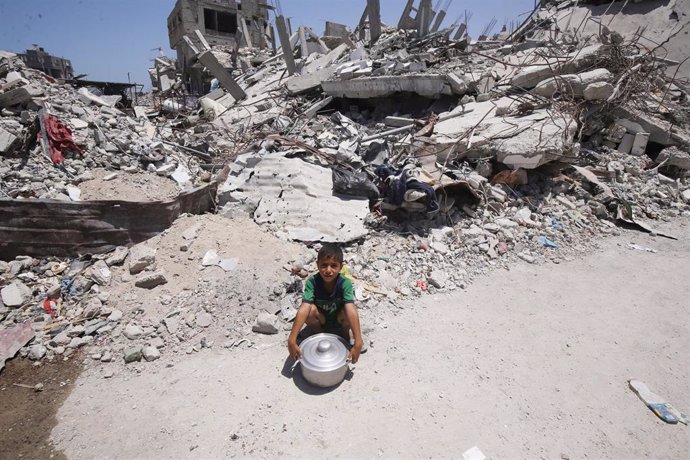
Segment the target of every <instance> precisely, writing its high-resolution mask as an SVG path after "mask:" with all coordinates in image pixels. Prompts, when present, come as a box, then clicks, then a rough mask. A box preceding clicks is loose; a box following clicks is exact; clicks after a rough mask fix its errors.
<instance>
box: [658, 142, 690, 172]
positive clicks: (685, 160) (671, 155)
mask: <svg viewBox="0 0 690 460" xmlns="http://www.w3.org/2000/svg"><path fill="white" fill-rule="evenodd" d="M656 163H657V164H661V163H663V164H664V166H671V167H674V168H678V169H683V170H685V171H690V154H689V153H688V152H684V151H682V150H680V149H679V148H678V147H667V148H665V149H663V150H662V151H661V152H659V156H658V157H657V158H656Z"/></svg>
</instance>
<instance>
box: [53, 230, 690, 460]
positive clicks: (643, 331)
mask: <svg viewBox="0 0 690 460" xmlns="http://www.w3.org/2000/svg"><path fill="white" fill-rule="evenodd" d="M672 230H673V231H674V232H675V233H676V234H677V235H678V236H680V237H681V240H679V241H672V240H668V239H663V238H655V237H652V236H649V235H642V234H639V233H633V232H624V233H623V236H621V237H617V238H611V239H609V240H606V241H605V242H604V243H603V244H602V249H601V250H600V251H599V252H597V253H596V254H592V255H589V256H587V257H585V258H583V259H581V260H574V261H570V262H567V263H562V264H560V265H555V264H551V265H545V266H532V265H527V264H523V265H518V266H515V267H513V269H512V270H510V271H499V272H495V273H494V274H492V275H490V276H488V277H486V278H483V279H481V280H479V281H477V282H476V283H475V284H473V285H472V286H470V287H469V288H468V289H467V290H466V291H461V292H457V293H454V294H451V295H435V296H429V297H426V298H424V299H423V300H422V301H420V302H417V303H416V304H406V305H403V307H404V308H403V310H402V312H401V313H400V314H399V315H397V316H393V317H391V318H390V319H389V320H388V321H387V322H386V323H385V324H384V325H383V326H384V327H379V328H377V330H376V331H375V332H373V333H372V335H371V338H372V339H373V341H374V346H373V347H372V348H370V350H369V351H368V352H367V353H366V354H365V355H363V356H362V358H361V360H360V362H359V363H357V364H356V365H354V366H351V370H352V372H351V375H350V376H349V379H348V380H346V381H344V382H343V383H342V384H341V385H340V386H338V387H336V388H334V389H331V390H315V389H313V388H311V387H309V386H308V385H306V384H305V383H304V381H303V380H302V378H301V376H300V374H299V372H298V371H296V372H295V373H294V374H291V372H290V367H289V362H286V360H285V358H286V350H285V348H284V343H285V338H286V333H285V332H284V333H281V334H278V335H276V336H265V337H261V338H260V339H259V341H258V343H257V344H256V345H255V348H248V349H232V350H226V349H222V348H218V347H216V348H213V349H210V350H203V351H202V352H201V353H198V354H195V355H192V356H190V357H189V359H186V360H182V361H181V362H178V363H177V364H175V365H174V366H173V367H163V366H161V367H158V368H156V369H154V370H152V371H149V370H147V369H145V370H144V371H142V372H141V373H138V374H137V373H135V372H132V373H121V374H118V375H116V376H115V377H114V378H112V379H107V380H106V379H103V378H101V377H100V374H99V373H98V371H97V370H88V371H86V372H84V373H83V374H82V375H81V376H80V377H79V379H78V380H77V383H76V384H75V386H74V390H73V392H72V393H71V395H70V396H69V397H68V399H67V400H66V401H65V403H64V404H63V406H62V407H61V409H60V410H59V412H58V414H57V419H58V424H57V426H56V427H55V428H54V429H53V431H52V434H51V439H52V441H53V442H54V444H55V447H56V448H58V449H61V450H62V451H63V452H64V454H66V456H67V457H68V458H75V459H79V458H188V457H194V458H221V457H246V456H250V457H278V456H289V457H309V458H322V457H358V458H372V457H374V458H378V457H383V458H396V457H454V458H459V457H461V455H462V453H463V452H464V451H465V450H467V449H469V448H471V447H472V446H475V445H476V446H478V447H479V448H480V449H481V450H482V451H483V452H484V453H485V454H486V455H487V456H488V457H489V458H584V457H588V458H649V457H653V458H687V454H688V452H690V436H688V427H685V426H682V425H667V424H665V423H664V422H662V421H661V420H659V419H658V418H657V417H656V416H655V415H654V414H653V413H652V412H651V411H649V410H648V409H647V408H646V407H645V406H644V404H643V403H642V402H641V401H640V400H639V399H638V398H637V396H635V395H634V394H633V393H632V391H630V390H629V389H628V386H627V380H628V379H630V378H637V379H640V380H642V381H644V382H646V383H647V384H648V385H649V386H650V388H651V389H652V390H654V391H656V392H657V393H659V394H661V395H664V396H666V397H667V398H668V400H669V401H671V402H672V403H673V404H674V405H676V406H677V407H678V408H680V409H681V410H684V411H685V412H688V411H690V391H688V383H687V381H688V380H687V377H688V375H689V374H690V359H688V352H687V350H688V349H690V333H689V332H690V314H689V313H690V311H689V310H690V303H689V302H688V289H687V273H688V269H689V268H690V240H689V239H688V236H689V232H688V227H687V226H684V227H681V226H676V227H674V228H673V229H672ZM631 241H632V242H634V243H637V244H640V245H643V246H648V247H653V248H655V249H657V250H658V253H656V254H652V253H646V252H641V251H636V250H631V249H629V248H627V243H628V242H631Z"/></svg>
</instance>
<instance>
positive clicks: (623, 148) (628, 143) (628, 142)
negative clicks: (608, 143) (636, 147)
mask: <svg viewBox="0 0 690 460" xmlns="http://www.w3.org/2000/svg"><path fill="white" fill-rule="evenodd" d="M633 142H635V135H634V134H625V135H623V140H621V143H620V144H618V148H617V149H616V150H618V151H619V152H621V153H626V154H627V153H630V151H631V150H632V147H633Z"/></svg>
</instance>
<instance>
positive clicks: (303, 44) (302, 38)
mask: <svg viewBox="0 0 690 460" xmlns="http://www.w3.org/2000/svg"><path fill="white" fill-rule="evenodd" d="M297 31H298V33H299V46H300V48H299V49H300V53H301V54H302V59H306V58H307V57H309V46H308V45H307V36H306V35H305V33H304V27H300V28H299V29H297Z"/></svg>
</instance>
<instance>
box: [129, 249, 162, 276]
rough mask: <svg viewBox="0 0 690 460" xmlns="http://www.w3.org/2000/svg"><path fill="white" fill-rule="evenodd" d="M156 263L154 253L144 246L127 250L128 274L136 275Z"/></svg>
mask: <svg viewBox="0 0 690 460" xmlns="http://www.w3.org/2000/svg"><path fill="white" fill-rule="evenodd" d="M155 261H156V251H155V250H154V249H153V248H150V247H148V246H146V245H144V244H139V245H136V246H134V247H132V249H130V250H129V273H131V274H132V275H136V274H137V273H139V272H141V271H142V270H144V269H145V268H146V267H148V266H150V265H152V264H153V263H154V262H155Z"/></svg>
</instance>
